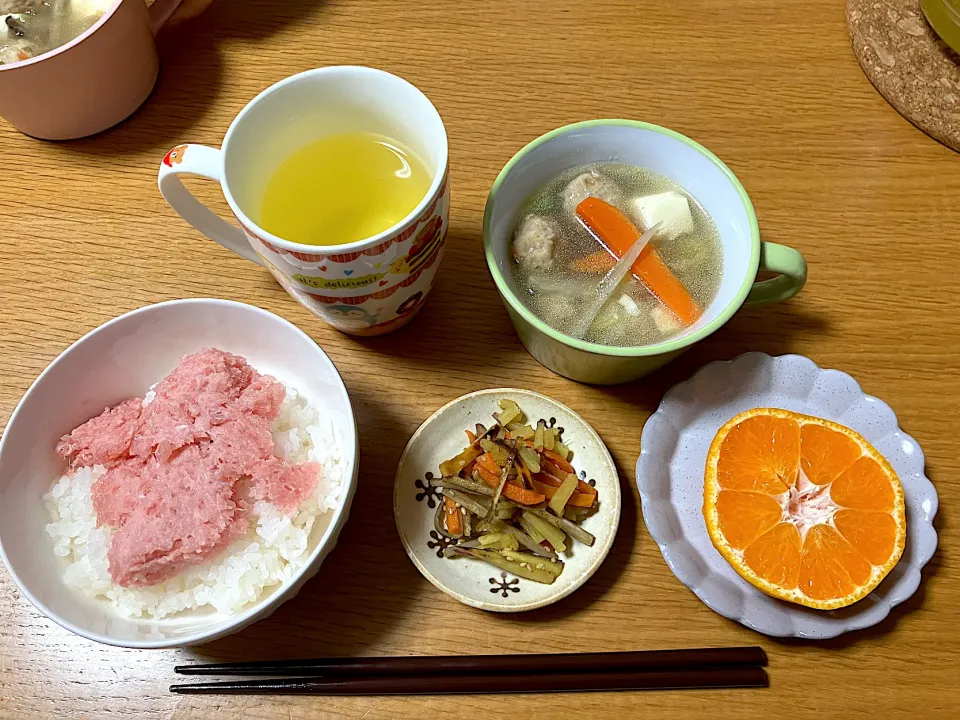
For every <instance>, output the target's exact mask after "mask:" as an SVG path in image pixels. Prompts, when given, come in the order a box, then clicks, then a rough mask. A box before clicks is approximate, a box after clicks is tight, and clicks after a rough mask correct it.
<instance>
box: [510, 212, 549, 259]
mask: <svg viewBox="0 0 960 720" xmlns="http://www.w3.org/2000/svg"><path fill="white" fill-rule="evenodd" d="M556 238H557V225H556V223H555V222H553V221H552V220H550V219H548V218H544V217H540V216H539V215H528V216H527V217H526V218H524V219H523V221H522V222H521V223H520V227H519V228H517V234H516V237H515V238H514V240H513V256H514V257H515V258H516V259H517V260H518V261H519V262H520V264H521V265H523V266H524V267H526V268H528V269H530V270H549V269H550V268H552V267H553V252H554V241H555V240H556Z"/></svg>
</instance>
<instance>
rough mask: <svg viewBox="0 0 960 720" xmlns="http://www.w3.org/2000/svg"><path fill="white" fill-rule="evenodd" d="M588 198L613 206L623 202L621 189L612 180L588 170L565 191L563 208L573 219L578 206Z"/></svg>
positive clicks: (577, 177)
mask: <svg viewBox="0 0 960 720" xmlns="http://www.w3.org/2000/svg"><path fill="white" fill-rule="evenodd" d="M588 197H595V198H598V199H600V200H603V201H604V202H608V203H610V204H611V205H618V204H620V202H621V201H622V200H623V194H622V193H621V192H620V188H618V187H617V185H616V183H615V182H614V181H613V180H611V179H610V178H608V177H606V176H605V175H602V174H601V173H599V172H597V171H596V170H588V171H587V172H585V173H581V174H580V175H577V176H576V177H575V178H574V179H573V180H571V181H570V182H569V183H567V186H566V187H565V188H564V189H563V208H564V210H566V211H567V213H568V214H569V215H570V216H571V217H576V215H577V205H579V204H580V203H581V202H583V201H584V200H586V199H587V198H588Z"/></svg>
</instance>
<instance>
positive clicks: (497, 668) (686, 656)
mask: <svg viewBox="0 0 960 720" xmlns="http://www.w3.org/2000/svg"><path fill="white" fill-rule="evenodd" d="M766 664H767V655H766V653H765V652H764V651H763V648H760V647H728V648H697V649H686V650H639V651H635V652H604V653H564V654H556V655H473V656H469V655H450V656H430V655H426V656H406V657H355V658H311V659H305V660H282V661H275V662H239V663H215V664H207V665H179V666H177V667H176V668H174V672H176V673H179V674H181V675H241V676H248V677H249V676H260V677H280V676H284V677H291V676H294V677H316V678H329V679H336V678H349V677H371V676H381V677H390V676H405V675H429V674H443V675H467V674H468V675H480V674H498V675H499V674H502V675H529V674H532V673H538V674H547V673H590V672H604V673H616V672H620V671H632V670H653V669H656V670H661V671H663V670H675V669H679V668H684V669H686V668H696V667H706V666H717V667H719V666H723V667H735V666H744V665H766Z"/></svg>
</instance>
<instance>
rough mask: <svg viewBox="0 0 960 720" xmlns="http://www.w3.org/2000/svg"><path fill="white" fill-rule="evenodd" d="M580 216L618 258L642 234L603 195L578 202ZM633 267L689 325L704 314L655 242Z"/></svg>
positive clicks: (658, 297)
mask: <svg viewBox="0 0 960 720" xmlns="http://www.w3.org/2000/svg"><path fill="white" fill-rule="evenodd" d="M577 217H578V218H580V220H581V221H583V224H584V225H586V226H587V228H589V229H590V231H591V232H592V233H593V234H594V235H596V236H597V238H599V240H600V242H602V243H603V244H604V245H605V246H606V248H607V249H608V250H610V252H612V253H614V254H615V255H616V256H617V257H623V255H624V254H625V253H626V252H627V251H628V250H629V249H630V248H631V246H632V245H633V244H634V243H635V242H636V241H637V238H639V237H640V235H641V233H640V231H639V230H638V229H637V228H636V226H635V225H634V224H633V223H632V222H630V220H629V219H628V218H627V216H626V215H624V214H623V213H622V212H620V211H619V210H618V209H617V208H615V207H614V206H613V205H611V204H610V203H607V202H604V201H603V200H601V199H600V198H595V197H588V198H587V199H586V200H584V201H582V202H581V203H580V204H579V205H577ZM631 269H632V270H633V274H634V275H636V276H637V279H639V280H640V282H642V283H643V284H644V285H645V286H646V287H647V289H648V290H649V291H650V292H651V293H653V294H654V295H655V296H656V297H657V299H658V300H660V302H662V303H663V304H664V305H666V306H667V308H669V309H670V310H671V311H673V313H674V314H676V316H677V317H678V318H680V320H681V321H682V322H683V323H685V324H686V325H692V324H693V323H695V322H696V321H697V320H698V319H699V318H700V316H701V315H702V314H703V309H702V308H701V307H700V306H699V305H698V304H697V301H696V300H694V299H693V296H692V295H690V293H689V292H688V291H687V288H685V287H684V286H683V283H682V282H680V280H678V279H677V276H676V275H674V274H673V272H672V271H671V270H670V268H669V267H667V264H666V263H665V262H664V261H663V258H662V257H660V253H658V252H657V250H656V248H654V247H653V246H652V245H647V246H646V247H645V248H644V249H643V252H641V253H640V257H638V258H637V260H636V262H634V263H633V267H632V268H631Z"/></svg>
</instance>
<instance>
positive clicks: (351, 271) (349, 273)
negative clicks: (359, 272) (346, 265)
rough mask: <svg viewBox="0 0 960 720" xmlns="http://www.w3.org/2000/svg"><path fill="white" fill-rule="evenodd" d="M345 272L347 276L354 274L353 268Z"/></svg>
mask: <svg viewBox="0 0 960 720" xmlns="http://www.w3.org/2000/svg"><path fill="white" fill-rule="evenodd" d="M343 274H344V275H346V276H347V277H350V276H351V275H353V270H344V271H343Z"/></svg>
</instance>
